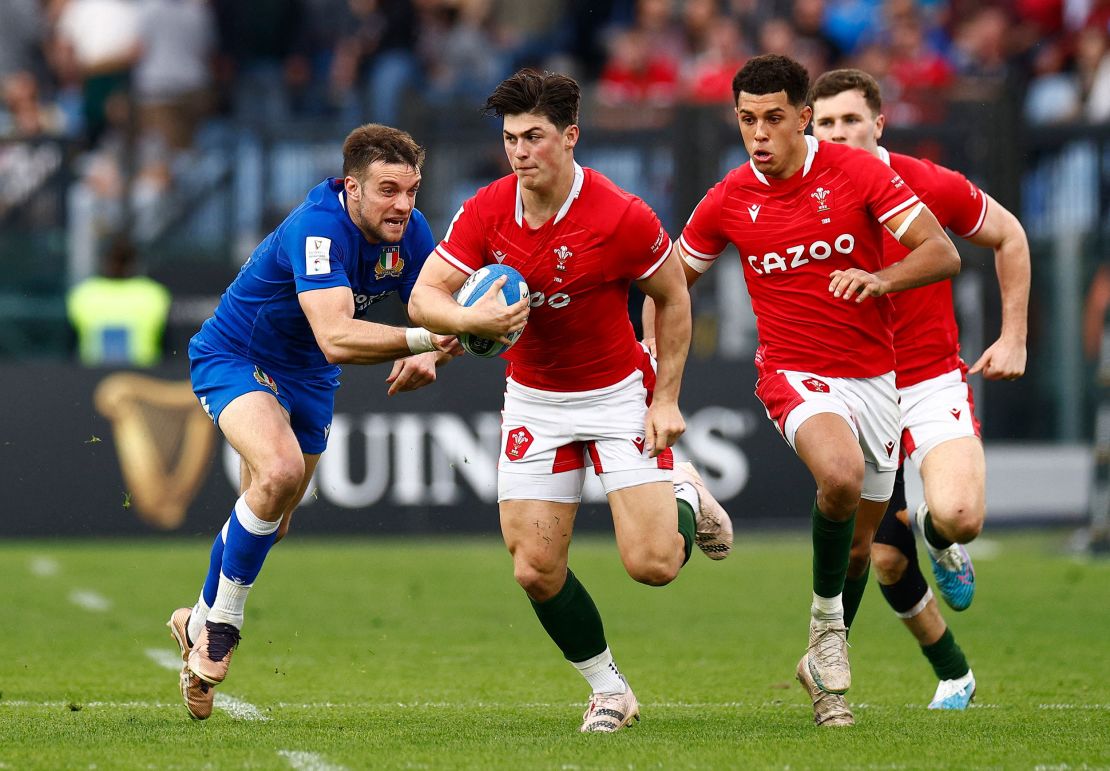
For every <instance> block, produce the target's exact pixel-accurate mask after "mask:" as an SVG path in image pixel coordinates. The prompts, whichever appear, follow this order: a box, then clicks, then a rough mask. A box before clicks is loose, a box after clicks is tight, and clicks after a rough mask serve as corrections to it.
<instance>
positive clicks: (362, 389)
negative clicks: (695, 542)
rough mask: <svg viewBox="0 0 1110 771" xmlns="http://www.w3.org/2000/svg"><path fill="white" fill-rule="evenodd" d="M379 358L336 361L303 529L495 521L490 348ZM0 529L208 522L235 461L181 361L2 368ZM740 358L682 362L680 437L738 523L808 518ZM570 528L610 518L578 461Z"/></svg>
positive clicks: (73, 530)
mask: <svg viewBox="0 0 1110 771" xmlns="http://www.w3.org/2000/svg"><path fill="white" fill-rule="evenodd" d="M388 371H389V370H388V368H385V367H348V368H347V370H346V371H345V372H344V374H343V378H342V380H343V386H342V387H341V388H340V389H339V392H338V395H337V399H336V414H335V419H334V421H333V423H332V427H331V433H330V438H329V443H328V450H327V452H325V453H324V455H323V458H322V459H321V461H320V465H319V467H318V469H317V472H316V476H315V478H314V481H313V485H312V486H311V487H310V490H309V492H308V494H307V495H306V496H305V500H304V502H303V504H302V509H301V510H299V512H298V514H297V518H296V521H295V525H294V527H295V529H296V530H297V531H298V532H303V533H427V534H432V535H434V534H436V533H460V532H496V530H497V522H498V519H497V513H496V459H497V455H498V452H499V445H500V422H501V418H500V407H501V395H502V390H503V382H504V381H503V377H502V367H501V364H500V362H494V361H478V360H474V359H463V360H459V361H456V362H453V363H452V364H450V365H449V366H448V367H446V368H445V369H443V370H441V371H440V379H439V382H438V383H436V384H435V385H433V386H431V387H428V388H424V389H421V390H419V391H416V392H413V393H406V394H398V395H397V396H394V397H387V396H386V395H385V391H386V387H387V386H386V384H385V382H384V380H385V377H386V375H387V374H388ZM4 374H5V376H4V378H2V382H0V392H2V393H3V399H4V403H5V404H7V405H8V407H7V408H6V410H5V412H6V415H5V418H4V421H3V426H2V429H0V434H2V435H0V458H2V460H3V465H4V469H5V475H4V476H5V479H6V490H5V496H4V505H3V510H2V514H0V534H3V535H72V536H82V535H90V534H97V535H99V534H105V535H107V534H140V533H161V532H170V533H205V534H207V533H211V532H212V530H213V528H215V527H217V526H218V525H219V524H220V523H221V522H223V520H224V519H226V518H227V514H228V512H229V511H230V508H231V504H232V503H233V501H234V498H235V495H236V488H237V485H238V477H239V461H238V457H237V456H236V454H235V452H234V451H233V450H232V449H231V448H230V447H229V446H228V445H227V443H226V442H225V441H224V440H223V438H222V436H220V435H219V433H218V432H217V431H215V429H214V428H213V426H212V424H211V422H210V421H209V420H208V418H207V417H206V416H205V414H204V412H203V411H202V410H201V408H200V406H199V405H198V404H197V402H196V400H195V398H194V397H193V395H192V393H191V390H190V389H189V386H188V381H187V365H186V364H185V363H184V362H182V361H175V362H173V363H170V364H167V365H164V366H162V367H160V368H158V369H155V370H147V371H143V372H130V371H122V372H121V371H112V370H98V369H84V368H81V367H78V366H76V365H70V364H61V363H35V364H19V365H13V366H8V367H5V372H4ZM753 383H754V371H753V369H752V367H751V365H750V364H748V363H736V362H721V361H692V362H690V364H689V367H688V369H687V372H686V377H685V381H684V386H683V393H682V405H683V410H684V413H685V416H686V419H687V432H686V434H685V436H684V437H683V439H682V440H681V443H680V446H679V447H678V453H679V455H680V456H681V457H683V458H688V459H690V460H693V461H694V462H695V463H696V464H697V465H698V466H699V468H700V469H702V471H703V474H704V475H705V477H706V479H707V480H708V482H709V484H710V486H711V487H712V488H713V490H714V491H715V493H716V494H717V495H718V497H719V498H720V499H721V500H722V502H723V503H724V504H725V506H726V507H727V508H728V509H729V511H730V513H731V514H732V516H733V518H734V520H735V521H736V523H737V524H738V525H739V526H741V527H742V526H743V525H744V524H745V523H748V524H775V523H781V524H786V523H788V522H791V521H793V522H797V523H798V524H803V523H804V522H806V521H808V516H809V507H810V500H811V498H812V483H811V482H810V481H809V479H808V477H807V475H806V474H805V471H804V469H803V468H802V466H801V464H800V463H799V462H798V461H797V460H796V459H795V458H794V457H793V454H792V453H791V452H790V450H789V448H788V447H787V446H786V444H785V443H784V442H783V441H782V439H781V438H780V437H779V436H778V434H777V433H776V432H775V430H774V427H773V426H772V425H771V424H770V422H769V421H768V420H767V419H766V417H765V415H764V413H763V410H762V407H761V405H760V404H759V402H758V401H757V400H756V399H755V397H754V396H753V395H752V386H753ZM587 479H588V482H587V488H586V493H585V499H584V506H583V510H582V511H581V512H580V514H579V517H578V522H579V525H578V527H579V529H581V528H586V529H593V530H609V529H611V527H612V525H611V523H610V520H609V517H608V511H607V508H606V507H605V506H604V505H603V503H604V498H603V496H602V493H601V488H600V485H599V484H598V483H597V480H596V478H594V476H593V474H592V473H589V474H587Z"/></svg>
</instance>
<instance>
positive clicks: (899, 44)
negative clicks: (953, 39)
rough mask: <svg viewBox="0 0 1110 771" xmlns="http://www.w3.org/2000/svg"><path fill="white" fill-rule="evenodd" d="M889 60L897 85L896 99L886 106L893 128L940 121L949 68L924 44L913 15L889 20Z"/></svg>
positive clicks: (923, 38)
mask: <svg viewBox="0 0 1110 771" xmlns="http://www.w3.org/2000/svg"><path fill="white" fill-rule="evenodd" d="M890 58H891V63H890V75H891V77H892V78H893V79H894V81H895V82H896V83H897V84H898V86H899V96H898V101H897V102H893V103H889V107H888V109H887V116H888V118H889V120H890V121H891V122H892V123H894V124H895V125H912V124H914V123H937V122H940V121H941V120H943V119H944V116H945V113H946V107H947V105H946V103H945V98H946V97H947V91H948V87H949V86H950V85H951V84H952V80H953V73H952V68H951V66H950V65H949V64H948V62H946V61H945V60H944V58H943V57H942V56H941V55H940V54H939V53H937V51H935V50H934V49H933V48H931V47H930V46H929V45H928V44H927V43H926V40H925V34H924V29H923V28H922V25H921V21H920V19H918V18H917V17H916V16H914V15H902V16H899V17H898V18H896V19H893V20H892V21H891V28H890ZM884 101H887V100H884Z"/></svg>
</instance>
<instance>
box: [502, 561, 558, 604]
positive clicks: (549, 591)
mask: <svg viewBox="0 0 1110 771" xmlns="http://www.w3.org/2000/svg"><path fill="white" fill-rule="evenodd" d="M513 576H514V578H516V582H517V583H518V584H520V588H521V589H523V590H524V591H525V592H527V594H528V596H529V597H531V598H532V599H533V600H535V601H536V602H543V601H544V600H550V599H551V598H552V597H554V596H555V595H556V594H558V593H559V590H560V589H562V588H563V583H565V581H566V574H565V572H563V573H559V572H556V571H555V570H554V569H552V568H550V567H544V566H541V565H538V564H536V563H533V562H530V561H527V560H519V559H518V560H515V561H514V563H513Z"/></svg>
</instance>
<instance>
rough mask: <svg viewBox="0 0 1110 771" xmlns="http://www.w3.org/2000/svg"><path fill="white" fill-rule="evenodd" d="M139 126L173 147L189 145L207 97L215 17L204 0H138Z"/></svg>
mask: <svg viewBox="0 0 1110 771" xmlns="http://www.w3.org/2000/svg"><path fill="white" fill-rule="evenodd" d="M139 30H140V43H141V47H142V53H141V55H140V56H139V60H138V63H137V64H136V65H135V75H134V81H135V82H134V89H135V99H136V102H137V103H138V108H139V126H140V130H141V131H142V133H143V134H144V135H152V136H154V137H157V138H158V139H160V140H161V141H162V142H163V143H164V144H165V146H166V147H167V148H169V149H170V150H173V151H181V150H187V149H190V148H191V147H192V146H193V139H194V135H195V134H196V131H197V127H198V126H199V124H200V122H201V120H203V119H204V117H205V116H206V115H207V114H208V110H209V107H210V106H211V97H212V71H211V68H212V61H213V57H214V55H215V45H216V23H215V17H214V15H213V13H212V9H211V7H210V6H209V5H208V3H207V2H206V0H139Z"/></svg>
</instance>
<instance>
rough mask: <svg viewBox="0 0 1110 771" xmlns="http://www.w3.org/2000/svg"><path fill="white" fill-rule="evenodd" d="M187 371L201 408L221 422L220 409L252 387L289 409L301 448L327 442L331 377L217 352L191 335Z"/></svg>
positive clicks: (334, 383) (312, 451)
mask: <svg viewBox="0 0 1110 771" xmlns="http://www.w3.org/2000/svg"><path fill="white" fill-rule="evenodd" d="M189 375H190V378H191V379H192V381H193V393H195V394H196V395H197V399H199V400H200V406H201V407H203V408H204V411H205V412H206V413H208V417H210V418H212V422H213V423H215V424H216V425H217V426H219V425H220V413H222V412H223V411H224V408H225V407H227V405H229V404H231V402H232V401H233V400H235V399H237V398H238V397H240V396H242V395H243V394H245V393H249V392H251V391H261V392H263V393H269V394H273V396H274V398H275V399H277V400H278V403H279V404H281V406H282V407H284V408H285V411H286V412H288V413H289V422H290V424H291V426H292V428H293V434H294V435H295V436H296V437H297V442H298V443H299V444H300V445H301V452H303V453H304V454H306V455H317V454H319V453H322V452H323V451H324V448H326V447H327V446H328V433H329V431H331V419H332V414H333V413H334V411H335V390H336V389H337V388H339V381H338V380H335V379H309V380H306V379H305V378H304V377H303V376H296V375H292V374H288V373H283V372H280V371H278V370H275V369H274V368H272V367H267V368H266V369H263V368H262V367H260V366H258V365H257V364H254V363H253V362H251V361H248V360H247V359H244V358H243V357H242V356H238V355H236V354H233V353H227V352H224V351H218V350H216V349H214V348H212V347H211V346H209V345H207V344H206V343H204V342H201V341H198V340H197V339H196V338H195V337H194V338H193V339H192V340H190V341H189Z"/></svg>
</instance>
